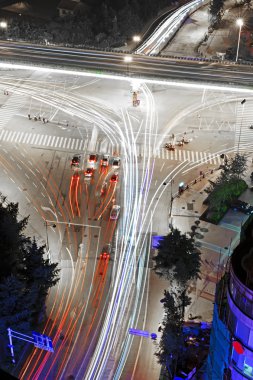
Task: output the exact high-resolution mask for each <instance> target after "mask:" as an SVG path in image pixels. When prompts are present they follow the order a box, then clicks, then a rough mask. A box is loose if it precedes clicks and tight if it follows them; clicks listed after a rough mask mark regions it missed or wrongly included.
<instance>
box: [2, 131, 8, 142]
mask: <svg viewBox="0 0 253 380" xmlns="http://www.w3.org/2000/svg"><path fill="white" fill-rule="evenodd" d="M7 133H8V131H4V135H3V140H5V136H6V135H7Z"/></svg>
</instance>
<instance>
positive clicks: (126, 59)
mask: <svg viewBox="0 0 253 380" xmlns="http://www.w3.org/2000/svg"><path fill="white" fill-rule="evenodd" d="M132 61H133V58H132V57H131V56H130V55H126V56H125V57H124V62H125V63H126V68H127V75H129V63H131V62H132Z"/></svg>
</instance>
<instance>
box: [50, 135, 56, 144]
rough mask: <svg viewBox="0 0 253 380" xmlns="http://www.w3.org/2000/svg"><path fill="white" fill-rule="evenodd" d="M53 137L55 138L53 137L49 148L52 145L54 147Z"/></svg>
mask: <svg viewBox="0 0 253 380" xmlns="http://www.w3.org/2000/svg"><path fill="white" fill-rule="evenodd" d="M55 137H56V136H53V138H52V141H51V144H50V146H53V145H54V140H55Z"/></svg>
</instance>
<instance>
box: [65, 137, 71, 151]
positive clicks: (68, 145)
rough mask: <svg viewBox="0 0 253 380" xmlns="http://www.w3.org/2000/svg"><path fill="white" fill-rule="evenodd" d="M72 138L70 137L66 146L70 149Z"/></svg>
mask: <svg viewBox="0 0 253 380" xmlns="http://www.w3.org/2000/svg"><path fill="white" fill-rule="evenodd" d="M71 140H72V139H71V138H70V139H69V141H68V144H67V146H66V149H69V147H70V143H71Z"/></svg>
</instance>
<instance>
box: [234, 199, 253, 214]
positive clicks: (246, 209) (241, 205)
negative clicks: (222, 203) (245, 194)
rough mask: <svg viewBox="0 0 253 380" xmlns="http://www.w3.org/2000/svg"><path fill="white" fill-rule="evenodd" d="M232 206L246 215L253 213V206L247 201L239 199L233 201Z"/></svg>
mask: <svg viewBox="0 0 253 380" xmlns="http://www.w3.org/2000/svg"><path fill="white" fill-rule="evenodd" d="M230 208H231V209H232V210H234V211H239V212H242V213H243V214H246V215H250V214H253V206H251V204H249V203H247V202H243V201H240V200H239V199H237V200H236V201H234V202H233V203H231V205H230Z"/></svg>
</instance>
